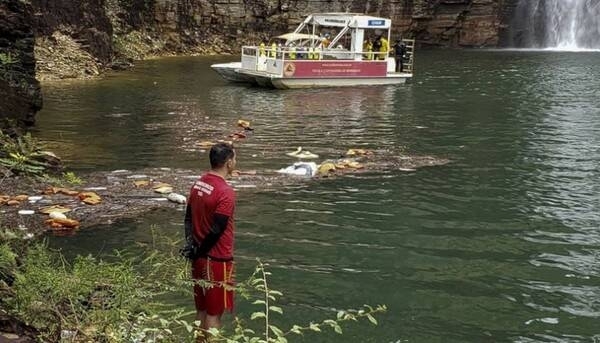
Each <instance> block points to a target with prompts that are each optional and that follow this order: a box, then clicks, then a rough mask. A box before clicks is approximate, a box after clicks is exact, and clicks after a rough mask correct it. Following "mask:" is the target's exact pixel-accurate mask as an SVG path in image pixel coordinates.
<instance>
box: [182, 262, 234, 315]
mask: <svg viewBox="0 0 600 343" xmlns="http://www.w3.org/2000/svg"><path fill="white" fill-rule="evenodd" d="M192 277H193V278H194V280H204V281H207V282H210V283H211V284H212V285H213V286H212V287H204V288H203V287H202V286H201V285H198V284H196V285H194V302H195V304H196V310H197V311H206V313H207V314H208V315H211V316H218V315H221V314H223V312H225V310H226V309H227V310H229V311H230V312H231V311H232V310H233V289H225V288H224V287H223V284H225V285H228V286H231V287H233V285H234V282H233V261H228V262H217V261H214V260H210V259H206V258H199V259H197V260H196V261H194V263H193V264H192Z"/></svg>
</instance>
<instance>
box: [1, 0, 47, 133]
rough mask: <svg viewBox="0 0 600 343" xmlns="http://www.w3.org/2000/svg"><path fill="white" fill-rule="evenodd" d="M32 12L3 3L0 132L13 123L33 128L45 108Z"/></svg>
mask: <svg viewBox="0 0 600 343" xmlns="http://www.w3.org/2000/svg"><path fill="white" fill-rule="evenodd" d="M33 37H34V36H33V27H32V8H31V6H29V5H28V4H26V3H25V2H22V1H0V99H1V100H0V128H2V127H3V126H5V125H6V124H7V119H8V120H9V121H14V122H15V124H18V125H31V124H33V122H34V118H35V113H36V112H37V111H38V110H39V109H40V108H41V107H42V96H41V93H40V85H39V83H38V82H37V80H36V79H35V57H34V54H33V46H34V38H33Z"/></svg>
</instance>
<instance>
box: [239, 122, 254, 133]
mask: <svg viewBox="0 0 600 343" xmlns="http://www.w3.org/2000/svg"><path fill="white" fill-rule="evenodd" d="M237 124H238V126H239V127H242V128H244V130H248V131H253V130H254V129H253V128H252V127H250V122H249V121H247V120H242V119H240V120H238V122H237Z"/></svg>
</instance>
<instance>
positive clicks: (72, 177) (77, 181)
mask: <svg viewBox="0 0 600 343" xmlns="http://www.w3.org/2000/svg"><path fill="white" fill-rule="evenodd" d="M62 178H63V180H65V182H66V183H68V184H69V185H72V186H80V185H82V184H83V180H82V179H81V178H80V177H79V176H77V175H76V174H75V173H74V172H64V173H62Z"/></svg>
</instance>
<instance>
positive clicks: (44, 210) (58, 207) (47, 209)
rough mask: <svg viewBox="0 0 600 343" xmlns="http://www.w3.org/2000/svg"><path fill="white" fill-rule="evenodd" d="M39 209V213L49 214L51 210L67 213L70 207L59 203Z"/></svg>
mask: <svg viewBox="0 0 600 343" xmlns="http://www.w3.org/2000/svg"><path fill="white" fill-rule="evenodd" d="M39 211H40V213H43V214H50V213H52V212H59V213H67V212H71V209H70V208H68V207H64V206H61V205H52V206H46V207H42V208H40V209H39Z"/></svg>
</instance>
